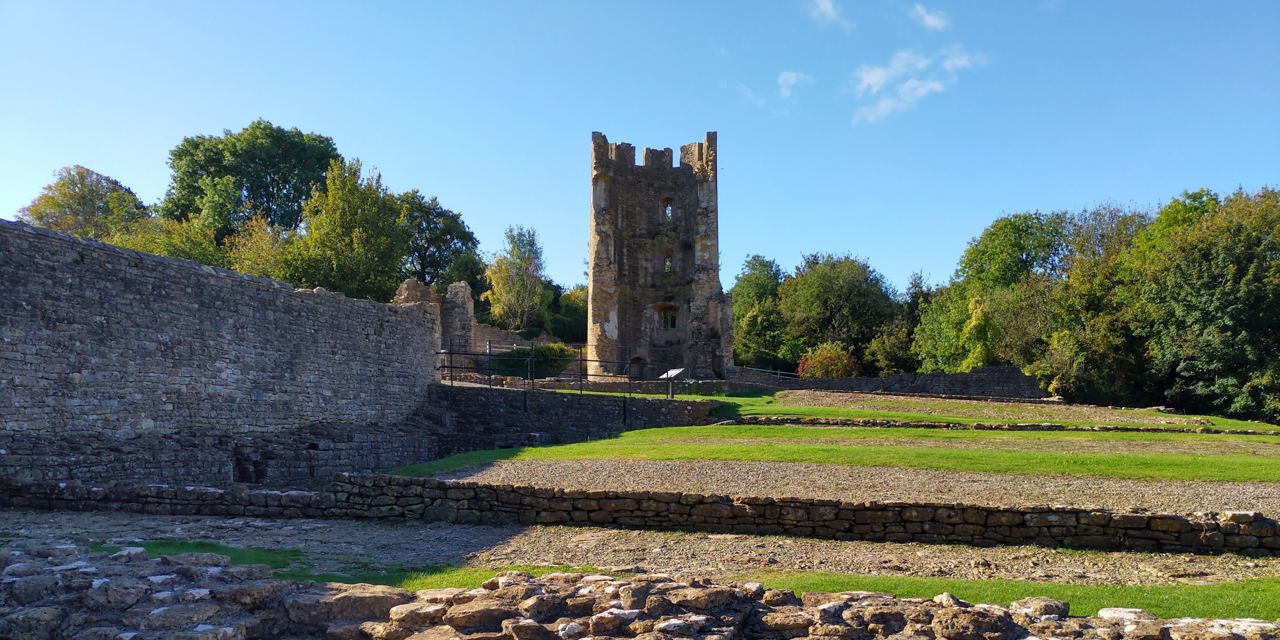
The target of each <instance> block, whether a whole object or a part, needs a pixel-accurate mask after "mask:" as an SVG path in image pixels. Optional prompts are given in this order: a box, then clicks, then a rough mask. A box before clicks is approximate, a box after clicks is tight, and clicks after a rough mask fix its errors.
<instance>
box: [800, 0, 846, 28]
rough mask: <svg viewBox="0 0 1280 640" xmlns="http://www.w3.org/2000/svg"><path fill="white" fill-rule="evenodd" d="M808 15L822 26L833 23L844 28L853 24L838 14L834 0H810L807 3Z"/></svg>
mask: <svg viewBox="0 0 1280 640" xmlns="http://www.w3.org/2000/svg"><path fill="white" fill-rule="evenodd" d="M809 17H810V18H813V19H814V21H815V22H817V23H818V24H820V25H823V26H826V25H829V24H834V25H839V26H841V27H844V28H846V29H847V28H849V27H852V26H853V23H852V22H849V21H848V20H846V19H845V17H844V16H842V15H840V7H838V6H836V0H812V1H811V3H810V4H809Z"/></svg>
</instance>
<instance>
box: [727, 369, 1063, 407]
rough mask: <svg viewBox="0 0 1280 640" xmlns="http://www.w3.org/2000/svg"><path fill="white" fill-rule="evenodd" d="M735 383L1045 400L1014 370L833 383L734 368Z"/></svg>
mask: <svg viewBox="0 0 1280 640" xmlns="http://www.w3.org/2000/svg"><path fill="white" fill-rule="evenodd" d="M731 378H732V380H734V381H735V382H742V383H757V384H764V385H769V386H773V387H781V388H784V389H818V390H823V391H861V392H865V393H870V392H882V393H917V394H922V395H931V396H959V397H972V398H1017V399H1037V398H1045V397H1047V396H1048V395H1049V394H1047V393H1045V391H1044V390H1043V389H1041V388H1040V384H1039V383H1038V382H1036V379H1035V378H1032V377H1031V376H1028V375H1026V374H1025V373H1023V372H1022V371H1021V370H1020V369H1018V368H1017V367H1003V366H1000V367H975V368H974V369H973V370H972V371H967V372H964V373H899V374H895V375H892V376H885V377H883V378H869V377H862V376H857V377H850V378H834V379H804V380H801V379H797V378H780V377H778V376H774V375H770V374H768V373H765V372H761V371H757V370H754V369H746V368H743V367H737V368H735V369H733V374H732V376H731Z"/></svg>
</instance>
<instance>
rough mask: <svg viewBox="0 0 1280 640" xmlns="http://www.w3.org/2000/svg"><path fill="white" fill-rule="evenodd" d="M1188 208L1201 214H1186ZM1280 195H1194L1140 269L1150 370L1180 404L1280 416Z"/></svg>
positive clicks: (1163, 227)
mask: <svg viewBox="0 0 1280 640" xmlns="http://www.w3.org/2000/svg"><path fill="white" fill-rule="evenodd" d="M1188 211H1191V212H1193V215H1187V214H1188ZM1277 229H1280V192H1277V191H1275V190H1273V189H1262V190H1260V191H1259V192H1258V193H1256V194H1247V193H1244V192H1237V193H1235V194H1232V195H1231V196H1228V197H1227V198H1225V199H1224V200H1222V201H1221V202H1220V203H1219V201H1218V198H1217V197H1216V196H1212V194H1209V193H1208V192H1203V191H1202V192H1195V193H1191V194H1185V195H1184V197H1183V198H1182V199H1179V200H1175V201H1174V202H1172V203H1170V204H1169V205H1168V206H1166V207H1165V208H1164V209H1162V210H1161V211H1160V213H1159V215H1158V216H1157V217H1156V220H1155V222H1154V223H1153V224H1152V226H1151V228H1150V229H1149V233H1145V234H1143V235H1142V236H1140V238H1139V241H1138V244H1139V245H1140V247H1142V249H1143V250H1144V251H1146V250H1147V249H1150V248H1153V247H1154V248H1157V249H1158V250H1156V251H1148V252H1145V253H1141V254H1140V255H1139V256H1137V257H1138V258H1141V259H1140V260H1135V261H1133V262H1132V263H1131V265H1130V266H1131V267H1132V268H1133V269H1134V270H1135V277H1134V278H1133V280H1132V282H1133V287H1134V289H1135V291H1136V299H1137V308H1138V311H1139V313H1137V314H1136V315H1135V317H1134V322H1135V325H1136V330H1137V332H1138V333H1139V335H1141V336H1143V337H1145V338H1146V339H1147V341H1148V342H1147V349H1148V352H1149V353H1150V356H1151V362H1150V371H1151V376H1152V378H1153V380H1154V381H1155V382H1156V384H1157V385H1158V386H1159V387H1160V388H1162V389H1164V394H1165V397H1166V398H1167V399H1168V400H1169V401H1170V402H1171V403H1173V404H1175V405H1177V406H1180V407H1183V408H1186V409H1189V410H1194V411H1207V412H1214V413H1225V414H1228V415H1236V416H1241V417H1251V418H1260V417H1261V418H1268V419H1271V420H1276V419H1280V322H1277V320H1276V319H1277V318H1280V235H1278V234H1277Z"/></svg>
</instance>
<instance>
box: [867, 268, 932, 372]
mask: <svg viewBox="0 0 1280 640" xmlns="http://www.w3.org/2000/svg"><path fill="white" fill-rule="evenodd" d="M933 294H934V290H933V289H932V288H931V287H930V286H929V285H928V283H926V282H925V280H924V276H922V275H921V274H919V273H913V274H911V279H910V280H909V281H908V282H907V290H906V292H905V293H904V296H903V298H902V299H901V300H900V301H899V306H898V315H897V317H895V318H894V319H893V320H891V321H890V322H889V323H887V324H885V325H882V326H881V327H880V328H879V329H877V330H876V336H875V337H874V338H872V339H871V342H870V343H868V344H867V351H866V354H865V358H866V360H865V361H864V364H866V365H867V367H868V369H869V370H870V372H871V373H874V374H875V375H880V376H887V375H892V374H895V373H911V372H914V371H919V370H920V364H921V363H920V358H919V357H918V356H917V355H916V353H915V351H914V350H913V349H912V335H913V334H914V332H915V329H916V326H918V325H919V324H920V309H921V307H922V306H923V305H924V304H925V303H927V302H928V301H929V300H930V299H932V298H933Z"/></svg>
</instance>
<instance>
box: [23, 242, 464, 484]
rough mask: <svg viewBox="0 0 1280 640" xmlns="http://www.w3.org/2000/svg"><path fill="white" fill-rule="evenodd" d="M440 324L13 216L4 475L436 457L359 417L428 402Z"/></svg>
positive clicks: (204, 470) (259, 476)
mask: <svg viewBox="0 0 1280 640" xmlns="http://www.w3.org/2000/svg"><path fill="white" fill-rule="evenodd" d="M438 325H439V310H438V308H436V307H435V306H434V305H432V304H429V303H415V304H407V305H385V304H378V303H375V302H370V301H366V300H352V299H348V298H345V297H343V296H342V295H339V294H335V293H327V292H324V291H321V290H316V291H309V290H294V289H293V288H292V287H290V286H288V285H284V284H281V283H278V282H272V281H269V280H264V279H260V278H253V277H250V276H245V275H241V274H236V273H232V272H229V271H224V270H221V269H214V268H210V267H205V266H201V265H198V264H195V263H192V262H188V261H185V260H177V259H171V258H163V257H159V256H153V255H149V254H144V253H139V252H135V251H130V250H126V249H121V248H117V247H112V246H109V245H105V244H101V243H98V242H93V241H90V240H81V239H77V238H73V237H70V236H66V235H62V234H58V233H54V232H50V231H47V230H43V229H38V228H35V227H30V226H27V225H23V224H19V223H12V222H7V221H0V474H5V475H18V476H24V475H25V476H28V477H31V476H33V475H34V477H44V476H42V475H41V474H46V473H58V472H60V473H62V474H64V477H95V478H112V477H122V476H123V477H139V476H142V475H146V476H149V477H153V478H156V479H172V480H174V481H179V480H182V481H199V482H213V481H218V480H221V481H227V482H229V481H233V480H248V481H261V480H264V479H267V478H266V477H264V473H263V469H261V467H262V458H263V454H264V450H270V449H272V448H273V444H272V442H270V441H274V442H275V443H276V445H278V446H274V448H275V449H277V451H276V452H275V453H271V452H270V451H266V455H267V457H279V456H278V455H277V454H280V455H293V454H292V453H291V452H292V451H293V450H295V449H297V450H302V451H304V452H305V451H311V453H299V454H297V455H294V457H295V459H294V460H292V461H284V460H281V461H279V462H277V464H276V468H277V471H280V472H282V473H280V474H278V475H281V476H288V475H290V474H292V475H293V476H295V477H296V476H300V477H304V478H305V477H307V475H308V473H314V472H315V471H316V469H315V466H316V463H317V462H321V463H323V462H324V461H325V460H329V461H333V462H334V464H333V466H332V467H330V468H328V469H324V470H332V471H336V470H338V469H346V470H351V469H354V468H365V469H376V468H380V466H381V465H383V464H385V463H388V462H392V461H394V460H397V459H399V458H406V460H405V461H406V462H407V461H412V460H415V459H422V456H423V455H425V453H426V452H425V451H422V450H420V449H417V448H416V447H415V444H414V442H413V441H411V440H410V441H407V442H406V441H405V440H404V439H403V438H402V437H401V436H404V435H405V434H404V432H403V429H391V431H390V432H385V433H372V432H365V433H353V432H352V430H351V429H350V427H353V426H360V427H363V426H365V425H395V424H396V423H398V422H400V421H402V420H404V419H405V418H406V416H409V415H410V414H411V413H412V412H414V410H415V409H416V408H417V407H418V404H419V403H420V402H421V401H422V398H423V397H424V395H425V392H426V389H427V386H428V385H429V384H430V383H431V382H432V381H433V380H434V379H435V375H436V372H435V367H436V352H437V351H438V348H439V342H438V340H439V335H440V330H439V326H438ZM375 431H376V430H375ZM326 434H328V435H329V436H332V437H325V436H326ZM292 436H296V438H295V437H292ZM264 438H266V439H267V440H270V441H264V440H263V439H264ZM335 438H336V439H335ZM308 459H309V460H310V461H308ZM37 462H39V463H40V464H36V463H37ZM290 466H291V467H293V468H294V471H292V472H290V473H289V474H285V473H283V471H284V468H285V467H290ZM321 466H322V467H323V464H322V465H321ZM326 477H331V474H328V475H327V476H326Z"/></svg>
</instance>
